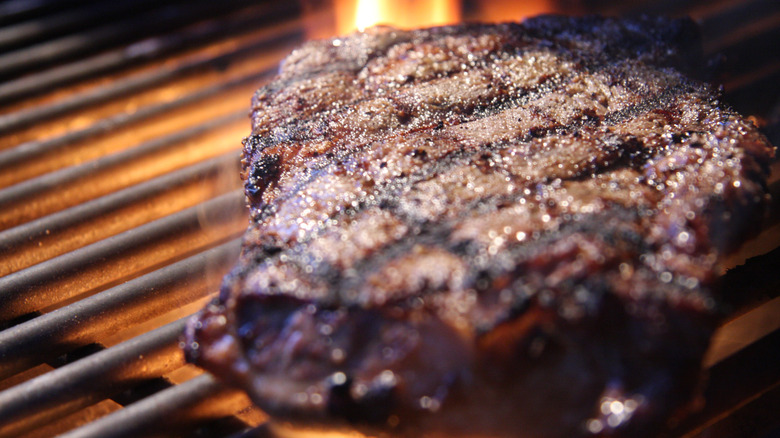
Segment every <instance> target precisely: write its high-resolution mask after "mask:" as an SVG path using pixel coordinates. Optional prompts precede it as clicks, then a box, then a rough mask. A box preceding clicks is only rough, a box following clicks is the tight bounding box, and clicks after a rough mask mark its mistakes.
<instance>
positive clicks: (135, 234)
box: [0, 191, 246, 359]
mask: <svg viewBox="0 0 780 438" xmlns="http://www.w3.org/2000/svg"><path fill="white" fill-rule="evenodd" d="M243 203H244V200H243V195H242V193H241V192H239V191H235V192H232V193H229V194H226V195H223V196H220V197H218V198H215V199H213V200H211V201H208V202H206V203H205V204H204V205H203V206H196V207H192V208H189V209H186V210H184V211H181V212H179V213H176V214H173V215H170V216H166V217H164V218H162V219H158V220H156V221H154V222H150V223H148V224H146V225H142V226H140V227H137V228H133V229H132V230H129V231H126V232H124V233H121V234H118V235H116V236H113V237H109V238H107V239H104V240H101V241H100V242H97V243H93V244H91V245H88V246H85V247H82V248H79V249H77V250H75V251H71V252H69V253H67V254H64V255H61V256H59V257H55V258H53V259H50V260H48V261H45V262H43V263H40V264H37V265H34V266H32V267H30V268H27V269H24V270H21V271H18V272H15V273H13V274H10V275H7V276H5V277H3V278H0V322H8V321H9V320H11V319H13V318H17V317H19V316H21V315H24V314H26V313H29V312H34V311H36V310H40V309H45V308H47V307H50V306H52V305H55V304H57V303H60V302H63V301H65V300H67V299H69V298H72V297H76V296H79V295H82V294H85V293H87V292H89V291H91V290H95V289H98V288H100V287H101V286H105V285H109V284H111V283H113V282H116V281H119V280H121V279H122V278H126V277H127V276H129V275H131V274H132V273H134V272H139V271H143V270H144V269H149V268H151V267H154V266H155V265H157V264H159V263H162V262H163V261H165V260H168V259H171V258H175V257H176V256H181V251H187V252H192V251H195V250H197V249H199V248H203V247H204V246H206V247H207V246H208V245H209V244H213V243H215V241H217V242H218V241H219V240H222V239H225V238H228V237H230V236H235V234H236V233H238V232H240V231H242V230H243V229H244V228H245V217H246V216H245V215H244V213H243ZM204 215H208V216H210V218H209V219H207V221H208V222H209V225H210V228H209V230H208V233H204V232H200V233H199V231H201V230H202V225H201V221H202V218H203V216H204ZM177 243H179V245H176V244H177ZM177 247H183V248H177ZM155 248H162V250H158V251H157V252H155V251H154V249H155ZM166 248H167V249H166ZM134 256H135V257H134ZM139 256H140V257H139ZM90 274H93V275H90ZM94 274H100V275H94ZM4 336H5V332H0V339H5V338H4ZM3 347H5V344H4V343H3V342H0V352H1V351H2V350H1V349H2V348H3ZM0 357H3V354H2V353H0ZM4 357H5V358H6V359H13V356H4Z"/></svg>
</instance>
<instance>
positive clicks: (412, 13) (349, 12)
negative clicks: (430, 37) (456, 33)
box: [336, 0, 461, 34]
mask: <svg viewBox="0 0 780 438" xmlns="http://www.w3.org/2000/svg"><path fill="white" fill-rule="evenodd" d="M336 13H337V22H338V32H339V33H340V34H345V33H349V32H352V31H353V30H356V29H357V30H363V29H366V28H368V27H371V26H375V25H379V24H384V25H389V26H395V27H399V28H402V29H411V28H416V27H425V26H439V25H445V24H454V23H458V22H459V21H460V20H461V10H460V2H459V1H457V0H455V1H453V0H422V1H418V0H357V1H354V0H353V1H342V2H338V4H337V11H336Z"/></svg>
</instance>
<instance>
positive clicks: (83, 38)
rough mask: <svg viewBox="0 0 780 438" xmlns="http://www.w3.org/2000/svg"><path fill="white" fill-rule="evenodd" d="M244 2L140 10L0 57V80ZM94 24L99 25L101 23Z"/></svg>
mask: <svg viewBox="0 0 780 438" xmlns="http://www.w3.org/2000/svg"><path fill="white" fill-rule="evenodd" d="M246 2H247V0H223V1H221V2H219V3H215V2H212V1H197V2H184V3H183V4H173V5H163V6H161V7H158V8H157V9H154V10H151V11H148V10H143V12H142V13H141V14H138V15H135V16H131V17H130V18H126V19H124V20H121V21H118V22H114V23H110V24H108V25H102V26H98V27H95V28H92V29H89V30H86V31H84V32H82V33H79V34H75V35H68V36H64V37H61V38H57V39H54V40H50V41H47V42H44V43H40V44H37V45H33V46H30V47H26V48H23V49H19V50H15V51H12V52H8V53H6V54H4V55H0V78H7V77H8V76H10V75H12V74H18V73H21V72H26V71H29V70H31V69H32V68H34V67H37V66H45V65H51V64H53V63H55V62H57V61H61V60H64V59H68V58H69V57H73V56H78V55H83V54H85V53H91V52H96V51H97V50H99V49H102V48H105V47H108V46H110V45H113V44H121V43H127V42H129V41H132V40H134V39H138V38H139V36H142V35H149V34H154V33H158V32H161V31H165V30H168V29H171V28H177V27H181V26H183V25H186V24H189V23H192V22H193V21H195V20H198V19H200V18H202V17H204V16H208V15H209V14H214V15H216V14H219V13H221V12H222V11H224V10H226V9H229V8H231V7H235V6H236V5H242V4H246ZM97 23H99V24H103V21H98V22H97Z"/></svg>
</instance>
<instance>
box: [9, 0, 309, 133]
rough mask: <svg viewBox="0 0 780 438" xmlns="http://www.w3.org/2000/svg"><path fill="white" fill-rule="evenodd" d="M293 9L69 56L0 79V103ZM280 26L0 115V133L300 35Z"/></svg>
mask: <svg viewBox="0 0 780 438" xmlns="http://www.w3.org/2000/svg"><path fill="white" fill-rule="evenodd" d="M293 12H295V8H293V7H291V6H290V4H282V5H279V4H274V5H273V6H272V7H268V6H267V5H260V6H258V7H252V8H247V9H244V10H241V11H239V12H237V13H235V14H233V15H231V16H229V17H227V18H225V19H224V20H223V19H215V20H214V21H209V22H207V23H204V24H202V25H199V26H196V27H191V28H185V29H182V30H181V31H179V32H174V33H170V34H166V35H162V36H158V37H151V38H147V39H144V40H141V41H138V42H136V43H133V44H131V45H129V46H127V47H123V48H119V49H114V50H111V51H108V52H104V53H101V54H98V55H94V56H91V57H88V58H84V59H79V60H75V61H73V62H69V63H68V64H65V65H62V66H57V67H53V68H50V69H46V70H43V71H41V72H32V73H30V74H28V75H26V76H23V77H20V78H18V79H13V80H10V81H7V82H5V83H0V102H3V101H13V100H17V99H19V98H22V97H25V96H29V95H32V94H36V93H42V92H45V91H48V90H51V89H52V88H53V87H56V86H58V85H62V84H66V83H69V82H73V81H76V80H79V79H84V78H87V77H91V76H95V75H97V74H99V73H104V72H107V71H111V70H116V69H119V68H122V67H127V66H130V65H133V64H135V63H138V62H141V61H145V60H151V59H155V58H158V57H160V56H162V55H164V54H167V53H171V52H174V51H177V50H181V49H182V48H185V47H188V46H192V45H194V44H198V43H204V42H213V41H215V40H217V39H219V38H224V37H225V36H228V35H232V34H235V33H237V32H242V31H244V30H245V29H247V28H252V27H255V26H260V25H262V24H265V23H267V22H268V21H269V20H276V21H278V20H281V19H282V18H286V17H288V15H290V14H291V13H293ZM286 26H287V27H289V29H282V28H279V27H278V26H274V27H273V29H272V31H269V32H263V34H262V36H261V38H260V41H257V40H254V41H253V42H250V44H249V45H248V46H249V47H251V48H246V46H247V45H245V46H244V47H239V48H237V49H235V50H233V51H231V52H228V53H224V54H221V55H217V56H214V57H211V58H207V59H198V60H194V61H189V62H187V63H184V64H181V65H179V66H175V67H163V68H161V69H156V70H154V71H152V72H149V73H145V74H141V75H139V76H137V77H135V78H131V79H125V80H122V81H119V82H114V83H111V84H109V85H106V86H104V87H100V88H97V89H95V90H93V91H89V92H86V93H80V94H76V95H73V96H71V97H68V98H66V99H64V100H62V101H60V102H58V103H54V104H51V105H46V106H43V107H36V108H33V109H30V110H22V111H18V112H16V113H12V114H8V115H5V116H0V132H8V131H11V130H14V129H19V128H21V127H24V126H28V125H29V124H31V123H34V122H36V121H40V120H44V119H47V118H51V117H56V116H57V115H61V114H64V113H67V112H68V111H71V110H73V109H75V108H80V107H85V106H88V105H94V104H96V103H100V102H104V101H106V100H108V99H112V98H115V97H118V96H122V95H126V94H130V93H132V92H134V91H138V90H142V89H145V88H149V87H151V86H154V85H159V84H162V83H164V82H166V81H170V80H172V79H175V78H178V77H181V76H183V75H185V74H188V73H191V72H193V71H196V70H199V69H205V68H216V67H219V66H221V65H224V64H225V63H226V62H231V61H232V60H233V59H234V58H236V57H239V56H245V55H246V54H247V53H248V52H249V51H251V50H253V49H255V50H257V49H258V48H262V47H260V46H263V44H262V43H263V42H265V43H266V44H274V43H277V44H278V43H279V42H280V41H282V40H283V39H285V38H287V39H299V37H300V35H301V34H302V30H301V25H300V23H297V22H296V23H294V26H292V25H289V24H288V25H286ZM253 44H254V45H253ZM263 47H267V46H263Z"/></svg>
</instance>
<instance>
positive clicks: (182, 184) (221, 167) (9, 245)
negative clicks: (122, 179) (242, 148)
mask: <svg viewBox="0 0 780 438" xmlns="http://www.w3.org/2000/svg"><path fill="white" fill-rule="evenodd" d="M238 169H239V163H238V154H237V153H228V154H226V155H222V156H219V157H216V158H213V159H210V160H206V161H204V162H201V163H198V164H195V165H192V166H189V167H185V168H183V169H180V170H178V171H175V172H171V173H167V174H164V175H163V176H160V177H158V178H155V179H151V180H148V181H145V182H143V183H140V184H137V185H135V186H132V187H129V188H127V189H124V190H119V191H116V192H113V193H111V194H109V195H106V196H103V197H101V198H97V199H94V200H92V201H88V202H85V203H82V204H79V205H76V206H74V207H71V208H69V209H66V210H62V211H60V212H57V213H54V214H51V215H48V216H44V217H42V218H40V219H38V220H34V221H31V222H27V223H25V224H23V225H19V226H17V227H14V228H11V229H8V230H5V231H2V232H0V275H6V274H9V273H11V272H15V271H18V270H20V269H22V268H25V267H28V266H30V265H33V264H35V263H39V262H42V261H44V260H46V259H47V258H50V257H53V256H55V255H59V254H61V253H62V252H64V251H68V250H73V249H76V248H77V247H78V246H84V245H86V244H89V243H92V242H94V241H96V240H98V239H100V238H105V237H108V236H110V235H111V232H112V231H114V230H117V229H118V230H119V231H123V230H124V229H126V228H127V227H132V226H139V225H141V224H142V223H144V222H146V221H148V220H149V219H154V217H153V216H151V217H150V214H154V212H149V213H147V214H138V215H136V216H139V217H137V218H135V216H133V215H132V214H131V213H129V212H127V209H128V207H130V206H132V205H137V204H139V203H154V201H155V200H156V199H169V198H171V197H174V199H173V200H170V201H168V204H167V208H166V209H165V210H163V212H167V213H172V212H174V211H175V210H174V209H176V208H177V207H179V206H180V205H181V204H182V203H183V202H187V198H186V197H185V196H183V194H182V191H183V190H184V188H186V187H188V186H190V185H192V184H198V185H206V186H208V187H213V188H208V187H207V188H206V190H205V192H206V193H207V194H208V193H210V192H211V191H213V190H216V189H217V188H219V187H220V185H219V184H218V180H219V179H220V178H223V177H224V172H231V171H233V173H234V174H237V173H238ZM230 187H231V188H233V187H234V188H236V189H238V187H239V184H238V181H235V185H233V184H231V185H230ZM185 205H186V204H185ZM200 208H203V206H201V207H200ZM117 215H121V219H122V220H121V222H119V224H118V225H117V226H114V227H109V226H106V227H103V228H102V229H101V230H100V232H93V233H91V234H89V235H86V234H85V233H83V226H84V224H89V223H90V222H94V221H98V220H99V219H106V218H110V217H113V216H117ZM117 217H119V216H117ZM145 219H146V220H145ZM123 227H124V228H123ZM68 230H73V231H71V234H76V233H78V232H79V230H81V231H82V232H81V233H80V234H79V237H78V238H75V239H72V240H73V243H71V244H69V245H68V244H67V242H63V241H64V240H65V239H66V236H64V235H63V234H66V231H68ZM52 239H54V240H55V242H51V240H52ZM76 245H78V246H76ZM74 246H76V247H74ZM31 247H33V248H31ZM52 247H54V248H52ZM49 248H52V249H49ZM31 249H33V250H35V251H37V253H36V254H35V255H30V254H27V255H24V254H23V252H25V251H27V252H28V253H29V252H30V250H31ZM55 251H56V252H55ZM1 281H2V280H0V282H1ZM0 293H2V292H0Z"/></svg>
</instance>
